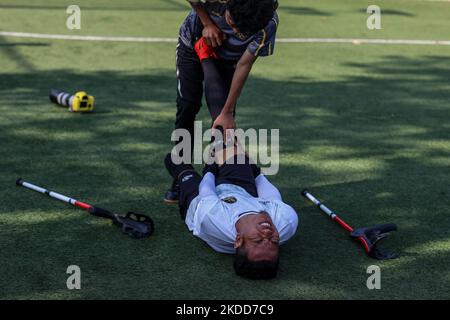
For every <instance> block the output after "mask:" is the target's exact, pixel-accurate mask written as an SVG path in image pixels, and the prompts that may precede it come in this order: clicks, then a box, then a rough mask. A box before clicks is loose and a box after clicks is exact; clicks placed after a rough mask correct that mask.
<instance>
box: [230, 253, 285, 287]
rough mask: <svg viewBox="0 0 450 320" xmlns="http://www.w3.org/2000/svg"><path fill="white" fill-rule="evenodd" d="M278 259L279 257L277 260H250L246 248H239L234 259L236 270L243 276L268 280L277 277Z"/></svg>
mask: <svg viewBox="0 0 450 320" xmlns="http://www.w3.org/2000/svg"><path fill="white" fill-rule="evenodd" d="M278 260H279V259H278V258H277V260H276V261H268V260H267V261H250V260H249V259H248V258H247V253H246V252H245V249H243V248H238V249H237V250H236V257H235V259H234V271H235V272H236V274H237V275H239V276H241V277H245V278H249V279H256V280H268V279H272V278H275V277H276V275H277V272H278Z"/></svg>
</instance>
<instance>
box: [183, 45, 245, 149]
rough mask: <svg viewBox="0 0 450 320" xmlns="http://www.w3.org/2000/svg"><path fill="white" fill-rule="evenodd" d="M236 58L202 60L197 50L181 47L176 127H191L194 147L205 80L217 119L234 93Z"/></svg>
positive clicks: (208, 98) (208, 101) (208, 100)
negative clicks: (195, 126)
mask: <svg viewBox="0 0 450 320" xmlns="http://www.w3.org/2000/svg"><path fill="white" fill-rule="evenodd" d="M236 63H237V62H236V61H231V60H223V59H206V60H203V63H200V59H199V58H198V56H197V54H196V53H195V51H194V50H193V49H191V48H189V47H187V46H186V45H184V44H183V42H181V41H179V43H178V46H177V80H178V83H177V115H176V120H175V129H180V128H183V129H187V130H188V131H189V132H190V134H191V146H192V147H193V146H194V121H195V117H196V115H197V113H198V112H199V110H200V107H201V105H202V97H203V81H204V83H205V85H204V89H205V97H206V103H207V105H208V109H209V113H210V114H211V118H212V120H213V121H214V120H215V119H216V118H217V116H218V115H219V114H220V112H221V111H222V108H223V106H224V104H225V102H226V100H227V97H228V93H229V92H230V87H231V82H232V80H233V75H234V71H235V67H236Z"/></svg>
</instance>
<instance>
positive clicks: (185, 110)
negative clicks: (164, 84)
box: [164, 41, 203, 203]
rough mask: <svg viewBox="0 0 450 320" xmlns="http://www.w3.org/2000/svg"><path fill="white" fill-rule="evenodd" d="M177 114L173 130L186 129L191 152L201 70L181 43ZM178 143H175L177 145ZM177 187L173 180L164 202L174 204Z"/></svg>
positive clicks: (192, 52)
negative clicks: (189, 136) (189, 139)
mask: <svg viewBox="0 0 450 320" xmlns="http://www.w3.org/2000/svg"><path fill="white" fill-rule="evenodd" d="M176 67H177V114H176V120H175V129H186V130H188V131H189V133H190V135H191V141H190V143H191V150H193V148H194V121H195V117H196V115H197V113H198V111H199V110H200V107H201V103H202V96H203V70H202V66H201V64H200V60H199V58H198V56H197V54H196V53H195V52H194V50H192V49H190V48H188V47H186V46H185V45H184V44H183V43H182V42H181V41H180V42H179V43H178V45H177V53H176ZM178 142H180V141H176V142H175V143H178ZM179 192H180V190H179V186H178V183H177V181H176V180H173V182H172V185H171V187H170V188H169V190H167V191H166V194H165V196H164V201H165V202H168V203H176V202H178V198H179Z"/></svg>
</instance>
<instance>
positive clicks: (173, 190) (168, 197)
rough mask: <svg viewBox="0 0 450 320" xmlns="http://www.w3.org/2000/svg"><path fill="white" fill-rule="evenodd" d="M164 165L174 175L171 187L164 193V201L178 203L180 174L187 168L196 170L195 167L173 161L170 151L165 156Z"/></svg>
mask: <svg viewBox="0 0 450 320" xmlns="http://www.w3.org/2000/svg"><path fill="white" fill-rule="evenodd" d="M164 165H165V167H166V169H167V171H169V174H170V175H171V176H172V178H173V181H172V185H171V186H170V188H169V189H168V190H167V191H166V193H165V195H164V202H166V203H178V200H179V197H180V184H179V183H178V176H179V175H180V174H181V173H182V172H183V171H186V170H194V167H193V166H192V165H190V164H184V163H181V164H175V163H173V161H172V154H171V153H170V152H169V153H168V154H167V155H166V157H165V158H164Z"/></svg>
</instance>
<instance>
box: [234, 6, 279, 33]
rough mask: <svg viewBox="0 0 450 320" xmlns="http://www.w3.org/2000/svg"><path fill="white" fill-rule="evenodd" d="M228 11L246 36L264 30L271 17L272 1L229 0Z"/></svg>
mask: <svg viewBox="0 0 450 320" xmlns="http://www.w3.org/2000/svg"><path fill="white" fill-rule="evenodd" d="M228 10H229V11H230V14H231V17H232V18H233V20H234V23H235V24H236V27H237V28H238V29H239V31H240V32H241V33H243V34H246V35H248V36H250V35H253V34H255V33H257V32H258V31H259V30H261V29H264V28H265V27H266V25H267V24H268V23H269V21H270V20H271V19H272V17H273V12H274V11H275V2H274V0H230V1H228Z"/></svg>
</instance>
